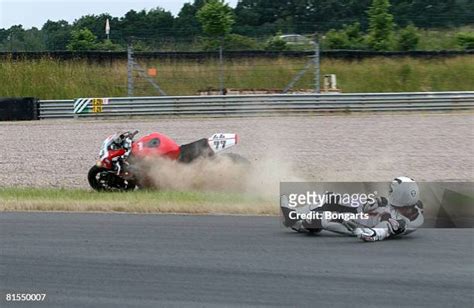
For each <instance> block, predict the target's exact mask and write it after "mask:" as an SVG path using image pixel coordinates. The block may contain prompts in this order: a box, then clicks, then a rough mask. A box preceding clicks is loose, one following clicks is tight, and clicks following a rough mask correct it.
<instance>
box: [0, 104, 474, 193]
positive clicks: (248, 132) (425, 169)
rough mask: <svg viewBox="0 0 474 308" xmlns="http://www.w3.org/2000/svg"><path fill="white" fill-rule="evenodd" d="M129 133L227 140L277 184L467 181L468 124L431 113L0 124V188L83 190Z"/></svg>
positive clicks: (471, 165)
mask: <svg viewBox="0 0 474 308" xmlns="http://www.w3.org/2000/svg"><path fill="white" fill-rule="evenodd" d="M135 128H136V129H139V130H140V131H141V134H140V135H142V133H145V132H151V131H160V132H162V133H165V134H167V135H169V136H171V137H173V138H175V139H176V140H177V141H178V142H179V143H185V142H191V141H194V140H196V139H199V138H201V137H208V136H210V135H212V134H213V133H215V132H236V133H238V134H239V135H240V137H241V144H239V145H238V146H237V147H236V148H235V150H234V152H236V153H239V154H242V155H244V156H246V157H248V158H249V159H250V160H251V161H253V162H254V163H256V164H259V163H263V162H266V163H267V165H268V168H269V169H276V170H277V169H280V168H283V165H288V164H290V165H291V168H290V169H288V166H286V167H285V169H286V170H287V171H286V172H285V173H283V174H280V176H277V177H285V176H286V175H290V174H291V175H297V176H299V177H301V178H302V179H306V180H325V181H355V180H363V181H387V180H389V179H391V178H393V177H394V176H398V175H409V176H411V177H413V178H415V179H417V180H428V181H434V180H447V179H450V180H453V179H457V180H473V179H474V114H471V113H448V114H438V113H436V114H434V113H430V114H391V115H387V114H385V115H381V114H360V115H337V116H311V117H276V118H232V119H157V118H155V119H150V118H148V119H127V120H87V121H86V120H49V121H46V120H45V121H38V122H0V137H1V140H2V147H1V150H0V167H1V172H0V185H1V186H48V187H88V184H87V180H86V174H87V171H88V169H89V168H90V167H91V166H92V165H93V164H94V162H95V160H96V158H97V156H98V151H99V146H100V144H101V142H102V140H103V139H105V137H107V136H108V135H110V134H111V133H113V132H115V131H117V130H122V129H135ZM269 172H272V170H269ZM289 173H290V174H289ZM279 180H284V178H283V179H279V178H275V181H279Z"/></svg>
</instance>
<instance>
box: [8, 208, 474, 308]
mask: <svg viewBox="0 0 474 308" xmlns="http://www.w3.org/2000/svg"><path fill="white" fill-rule="evenodd" d="M473 235H474V233H473V229H421V230H418V231H417V232H415V233H414V234H412V235H410V236H407V237H406V238H404V239H399V240H391V241H384V242H378V243H362V242H359V241H358V240H357V239H354V238H348V237H342V236H338V235H332V234H329V233H322V234H320V235H316V236H308V235H303V234H297V233H293V232H290V231H288V230H286V229H283V228H282V227H281V226H280V224H279V220H278V218H276V217H237V216H174V215H129V214H77V213H76V214H65V213H1V214H0V294H1V296H2V298H1V299H0V306H1V307H10V306H11V307H23V306H31V307H39V306H47V307H56V306H59V307H161V306H179V307H181V306H200V307H203V306H204V307H212V306H218V307H221V306H226V307H227V306H292V307H295V306H298V307H308V306H312V307H316V306H318V307H389V306H392V307H472V306H473V295H472V294H473V273H474V266H473V265H474V264H473V255H474V253H473ZM6 293H46V294H47V298H46V301H45V302H43V303H42V304H40V303H18V302H16V303H11V302H10V303H7V302H6V301H5V294H6Z"/></svg>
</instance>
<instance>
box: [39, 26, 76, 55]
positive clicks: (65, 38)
mask: <svg viewBox="0 0 474 308" xmlns="http://www.w3.org/2000/svg"><path fill="white" fill-rule="evenodd" d="M41 32H42V33H43V34H44V36H45V42H46V48H47V49H48V50H66V45H67V44H68V42H69V40H70V39H71V25H69V23H68V22H67V21H65V20H59V21H51V20H48V21H47V22H46V23H45V24H44V25H43V27H42V28H41Z"/></svg>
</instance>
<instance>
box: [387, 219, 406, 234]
mask: <svg viewBox="0 0 474 308" xmlns="http://www.w3.org/2000/svg"><path fill="white" fill-rule="evenodd" d="M388 229H389V231H390V234H391V235H399V234H402V233H403V232H405V231H406V229H407V224H406V222H405V221H404V220H403V219H399V220H396V219H393V218H389V219H388Z"/></svg>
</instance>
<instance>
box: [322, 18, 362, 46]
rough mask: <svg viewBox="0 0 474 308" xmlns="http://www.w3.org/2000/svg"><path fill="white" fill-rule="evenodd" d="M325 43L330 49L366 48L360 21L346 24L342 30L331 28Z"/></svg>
mask: <svg viewBox="0 0 474 308" xmlns="http://www.w3.org/2000/svg"><path fill="white" fill-rule="evenodd" d="M324 45H325V47H326V48H328V49H365V45H364V36H363V33H362V31H361V30H360V23H358V22H356V23H354V24H352V25H344V26H343V28H342V29H341V30H335V29H331V30H330V31H328V32H327V33H326V36H325V39H324Z"/></svg>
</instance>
